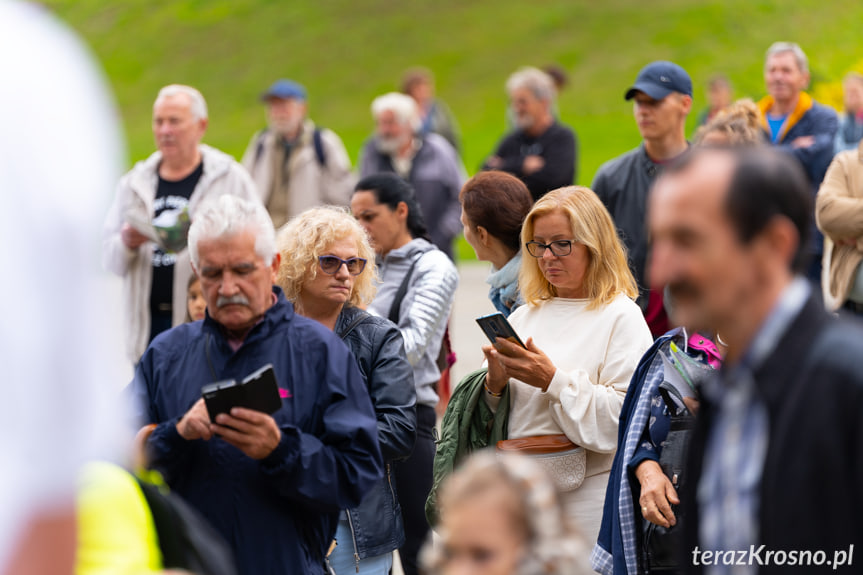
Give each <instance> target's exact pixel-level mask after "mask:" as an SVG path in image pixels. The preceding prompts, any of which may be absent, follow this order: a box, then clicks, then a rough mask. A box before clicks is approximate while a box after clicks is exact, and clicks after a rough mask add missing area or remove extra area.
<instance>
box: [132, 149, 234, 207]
mask: <svg viewBox="0 0 863 575" xmlns="http://www.w3.org/2000/svg"><path fill="white" fill-rule="evenodd" d="M198 149H199V150H200V151H201V162H202V163H203V164H204V166H203V172H202V173H201V179H200V180H198V185H197V186H195V189H196V190H198V189H205V188H206V187H207V186H209V185H210V183H211V182H212V181H213V180H215V179H216V178H218V177H220V176H222V174H224V173H225V172H227V171H228V170H229V169H230V167H231V166H230V164H231V160H232V159H233V158H231V157H230V156H228V155H227V154H226V153H224V152H222V151H221V150H217V149H216V148H213V147H211V146H208V145H207V144H199V145H198ZM161 161H162V152H160V151H159V150H156V151H155V152H153V153H152V154H150V156H149V157H148V158H147V159H146V160H143V161H141V162H138V164H136V165H135V167H134V168H133V169H132V174H131V179H130V185H131V187H132V190H133V191H134V192H135V193H136V194H138V195H139V196H140V197H141V198H142V199H144V200H145V203H146V204H147V208H148V211H152V205H151V204H152V199H153V198H151V197H150V195H152V196H154V197H155V194H156V188H157V187H158V185H159V163H160V162H161Z"/></svg>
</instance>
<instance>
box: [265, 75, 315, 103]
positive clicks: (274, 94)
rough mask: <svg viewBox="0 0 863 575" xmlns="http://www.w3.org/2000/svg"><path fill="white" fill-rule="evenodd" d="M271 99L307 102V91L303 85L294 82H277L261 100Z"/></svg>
mask: <svg viewBox="0 0 863 575" xmlns="http://www.w3.org/2000/svg"><path fill="white" fill-rule="evenodd" d="M270 98H281V99H282V100H288V99H291V98H293V99H296V100H303V101H305V100H306V89H305V88H304V87H303V85H302V84H298V83H297V82H294V81H293V80H284V79H283V80H276V81H275V82H274V83H273V85H272V86H270V89H269V90H267V91H266V92H264V93H263V94H261V100H263V101H267V100H269V99H270Z"/></svg>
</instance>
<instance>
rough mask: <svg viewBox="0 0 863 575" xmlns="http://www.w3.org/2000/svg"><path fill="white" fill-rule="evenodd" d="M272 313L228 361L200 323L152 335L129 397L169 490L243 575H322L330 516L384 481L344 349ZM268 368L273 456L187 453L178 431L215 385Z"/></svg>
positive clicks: (210, 326) (206, 446)
mask: <svg viewBox="0 0 863 575" xmlns="http://www.w3.org/2000/svg"><path fill="white" fill-rule="evenodd" d="M273 291H274V293H275V294H276V295H277V302H276V304H275V305H273V306H272V307H271V308H270V309H269V310H267V312H266V313H265V315H264V317H263V319H262V321H261V322H260V323H258V325H256V326H255V327H254V328H252V330H251V331H250V332H249V334H248V335H247V336H246V338H245V340H244V341H243V343H242V345H241V346H240V347H239V348H238V349H237V351H233V350H232V349H231V346H230V345H229V344H228V341H227V339H226V337H225V335H224V331H223V329H222V327H221V326H220V325H219V324H218V323H216V322H215V321H213V320H212V319H211V318H210V317H209V315H208V316H207V318H206V319H204V320H203V321H198V322H195V323H187V324H183V325H180V326H178V327H176V328H174V329H171V330H169V331H167V332H164V333H163V334H161V335H159V336H158V337H157V338H156V339H155V340H154V341H153V343H152V344H151V345H150V347H149V348H148V349H147V351H146V352H145V353H144V356H143V357H142V358H141V362H140V363H139V364H138V367H137V369H136V370H135V378H134V380H133V382H132V385H131V392H132V393H133V395H134V396H135V398H136V399H137V400H138V405H139V407H140V408H141V409H142V411H143V412H142V414H141V420H142V423H157V424H158V426H157V427H156V429H155V430H154V431H153V434H152V435H151V436H150V440H149V443H148V446H149V448H150V451H151V457H152V461H153V466H154V467H155V468H156V469H158V470H159V471H161V472H162V474H163V475H164V477H165V479H166V480H167V481H168V484H169V485H170V486H171V488H172V489H173V490H174V492H175V493H178V494H179V495H180V496H182V497H183V498H184V499H186V501H188V502H189V503H190V504H191V505H192V506H193V507H195V508H196V509H197V510H198V511H200V512H201V513H202V514H203V515H204V517H205V518H206V519H207V520H208V521H209V522H210V524H211V525H212V526H213V527H214V528H215V529H216V530H217V531H219V533H221V534H222V536H223V537H224V538H225V539H226V540H227V541H228V543H229V544H230V545H231V547H232V549H233V551H234V555H235V557H236V560H237V567H238V568H239V570H240V572H241V573H243V574H252V573H254V574H255V575H270V574H272V575H276V574H279V575H281V574H284V573H304V574H305V573H309V574H316V575H323V574H324V572H325V571H324V555H325V553H326V551H327V548H328V546H329V544H330V542H331V541H332V539H333V536H334V534H335V531H336V525H337V521H338V516H339V512H340V510H342V509H345V508H348V507H353V506H356V505H358V504H359V503H360V501H361V500H362V498H363V497H364V496H365V494H366V493H367V492H368V491H369V490H370V489H371V488H372V486H374V485H375V484H376V483H378V482H379V481H380V479H381V477H383V461H382V458H381V452H380V448H379V446H378V440H377V435H378V430H377V424H376V419H375V413H374V408H373V407H372V403H371V401H370V400H369V394H368V392H367V391H366V387H365V384H364V383H363V378H362V374H361V373H360V370H359V369H358V368H357V362H356V360H355V359H354V357H353V356H352V355H351V353H350V351H349V350H348V348H347V346H345V344H344V343H343V342H342V341H340V340H339V338H338V337H336V335H335V334H333V333H332V332H331V331H330V330H328V329H327V328H326V327H324V326H323V325H321V324H320V323H318V322H316V321H314V320H310V319H307V318H304V317H301V316H299V315H297V314H296V313H295V312H294V308H293V306H292V305H291V304H290V303H288V302H287V301H286V300H285V297H284V295H283V293H282V290H281V289H279V288H277V287H274V288H273ZM267 363H272V364H273V368H274V371H275V375H276V380H277V381H278V384H279V387H280V388H281V390H282V397H283V399H282V407H281V409H279V410H278V411H276V412H275V413H274V414H273V418H274V419H275V421H276V424H277V425H278V426H279V428H280V429H281V432H282V438H281V441H280V443H279V445H278V446H277V447H276V449H275V450H274V451H273V452H272V453H271V454H270V455H269V456H267V457H266V458H264V459H261V460H254V459H251V458H249V457H247V456H246V455H245V454H243V453H242V452H241V451H240V450H238V449H237V448H235V447H233V446H231V445H229V444H228V443H226V442H225V441H223V440H222V439H219V438H218V437H216V438H213V439H211V440H209V441H204V440H195V441H186V440H185V439H183V438H182V437H181V436H180V435H179V433H178V432H177V427H176V424H177V422H178V421H179V419H180V417H182V415H183V414H185V413H186V412H187V411H188V410H189V408H191V407H192V405H193V404H194V403H195V402H196V401H197V400H198V399H200V398H201V386H203V385H205V384H207V383H210V382H212V381H214V380H222V379H237V380H241V379H243V378H244V377H246V376H247V375H248V374H250V373H251V372H253V371H255V370H257V369H258V368H260V367H261V366H263V365H265V364H267Z"/></svg>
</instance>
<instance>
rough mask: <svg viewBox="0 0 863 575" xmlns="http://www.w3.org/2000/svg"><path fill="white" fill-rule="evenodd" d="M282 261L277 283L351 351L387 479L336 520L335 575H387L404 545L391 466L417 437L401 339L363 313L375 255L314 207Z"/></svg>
mask: <svg viewBox="0 0 863 575" xmlns="http://www.w3.org/2000/svg"><path fill="white" fill-rule="evenodd" d="M276 241H277V245H278V249H279V253H280V254H281V256H282V262H281V265H280V267H279V272H278V274H277V276H276V283H278V284H279V286H280V287H281V288H282V289H283V290H284V292H285V297H286V298H287V299H288V300H290V301H291V302H293V303H294V307H295V309H296V311H297V313H299V314H300V315H303V316H306V317H308V318H311V319H314V320H317V321H319V322H320V323H322V324H324V325H325V326H327V327H328V328H330V329H332V330H333V331H334V332H335V333H336V335H338V336H339V337H341V338H342V340H344V342H345V343H346V344H347V345H348V347H349V348H350V349H351V351H352V352H353V354H354V356H355V357H356V359H357V362H358V364H359V367H360V372H362V374H363V378H364V379H365V382H366V385H367V387H368V390H369V397H370V398H371V401H372V404H373V405H374V408H375V413H376V414H377V420H378V441H379V442H380V446H381V453H382V454H383V456H384V461H385V462H386V476H385V477H384V478H383V480H381V481H380V482H378V484H377V485H376V486H375V487H373V488H372V491H371V492H370V493H368V494H367V495H366V496H365V498H364V499H363V501H362V502H361V503H360V505H359V507H357V508H355V509H348V510H345V511H343V512H342V513H341V514H340V515H339V522H338V528H337V530H336V541H337V546H336V548H335V549H334V551H333V552H332V554H331V555H330V557H329V561H330V565H331V567H332V568H333V570H334V571H335V572H336V573H337V574H339V575H341V574H344V573H362V574H366V575H372V574H386V573H389V571H390V569H391V567H392V560H393V559H392V551H393V549H397V548H398V547H399V546H400V545H401V544H402V542H403V541H404V527H403V525H402V518H401V510H400V507H399V502H398V499H397V496H396V491H395V482H394V480H393V476H392V470H391V463H392V461H393V460H395V459H400V458H403V457H407V456H408V455H409V454H410V453H411V450H412V449H413V446H414V441H415V438H416V409H415V403H416V392H415V390H414V382H413V368H412V367H411V365H410V364H409V363H408V361H407V357H406V355H405V350H404V343H403V340H402V336H401V333H400V332H399V330H398V328H397V327H396V326H395V324H393V323H392V322H391V321H389V320H386V319H383V318H380V317H376V316H373V315H370V314H369V313H367V312H365V311H363V310H362V309H360V308H361V306H365V305H367V304H368V303H369V302H370V301H371V299H372V298H373V297H374V295H375V279H376V269H375V263H374V262H375V260H374V257H375V254H374V251H373V250H372V247H371V245H369V241H368V239H367V236H366V233H365V231H364V230H363V228H362V227H361V226H360V224H359V223H357V221H356V220H355V219H354V218H353V216H351V215H350V214H349V213H348V212H347V210H345V209H342V208H336V207H332V206H324V207H319V208H312V209H310V210H307V211H305V212H303V213H302V214H300V215H298V216H296V217H295V218H293V219H292V220H290V221H289V222H288V223H287V224H285V226H284V227H282V228H281V229H280V230H279V234H278V237H277V240H276Z"/></svg>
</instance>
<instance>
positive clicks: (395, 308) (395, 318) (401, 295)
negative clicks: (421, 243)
mask: <svg viewBox="0 0 863 575" xmlns="http://www.w3.org/2000/svg"><path fill="white" fill-rule="evenodd" d="M425 253H426V252H423V253H421V254H420V255H419V256H417V257H415V258H414V261H413V263H411V267H410V268H408V273H406V274H405V277H404V278H403V279H402V283H401V285H399V289H398V291H397V292H396V296H395V297H394V298H393V303H392V305H391V306H390V313H389V315H388V316H387V318H388V319H389V320H390V321H391V322H393V323H394V324H396V325H398V324H399V315H400V313H401V309H400V308H401V306H402V301H403V300H404V299H405V294H407V293H408V284H409V283H410V281H411V276H413V275H414V268H415V267H417V262H418V261H420V258H422V257H423V256H424V255H425Z"/></svg>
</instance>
